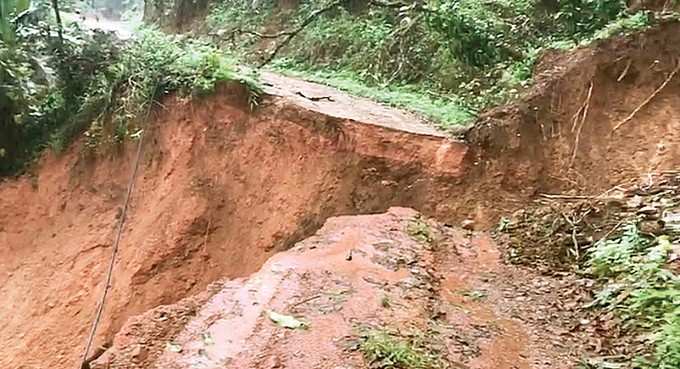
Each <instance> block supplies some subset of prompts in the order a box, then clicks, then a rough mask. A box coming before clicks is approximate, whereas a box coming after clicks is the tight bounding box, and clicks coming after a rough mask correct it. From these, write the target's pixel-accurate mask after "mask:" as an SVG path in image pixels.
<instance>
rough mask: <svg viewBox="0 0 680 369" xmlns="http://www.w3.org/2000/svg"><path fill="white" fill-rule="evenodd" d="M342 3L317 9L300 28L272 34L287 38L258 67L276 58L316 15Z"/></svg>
mask: <svg viewBox="0 0 680 369" xmlns="http://www.w3.org/2000/svg"><path fill="white" fill-rule="evenodd" d="M341 4H342V0H336V1H334V2H332V3H330V4H329V5H328V6H326V7H325V8H321V9H317V10H315V11H314V12H312V14H310V15H309V17H307V19H305V20H304V21H303V22H302V24H300V26H299V27H298V28H296V29H295V30H293V31H284V32H279V33H278V34H275V35H271V36H276V35H279V36H278V37H281V36H286V38H285V39H284V40H283V41H282V42H281V43H279V44H278V45H276V48H275V49H274V51H272V53H271V54H269V57H267V59H265V60H264V61H263V62H262V63H260V65H259V66H258V67H259V68H262V67H264V66H265V65H267V64H269V63H270V62H271V61H272V60H274V58H275V57H276V54H278V53H279V51H281V49H283V48H284V47H285V46H286V45H288V43H289V42H290V40H292V39H293V37H295V36H296V35H297V34H298V33H300V32H302V30H303V29H305V27H307V26H308V25H309V24H311V23H312V22H313V21H314V20H315V19H316V17H318V16H319V15H321V14H323V13H326V12H329V11H331V10H333V9H335V8H336V7H338V6H340V5H341ZM278 37H277V38H278Z"/></svg>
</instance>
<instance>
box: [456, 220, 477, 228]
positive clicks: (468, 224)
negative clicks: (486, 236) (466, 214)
mask: <svg viewBox="0 0 680 369" xmlns="http://www.w3.org/2000/svg"><path fill="white" fill-rule="evenodd" d="M460 226H461V227H463V229H467V230H468V231H474V229H475V221H474V220H472V219H465V220H464V221H463V222H462V223H461V224H460Z"/></svg>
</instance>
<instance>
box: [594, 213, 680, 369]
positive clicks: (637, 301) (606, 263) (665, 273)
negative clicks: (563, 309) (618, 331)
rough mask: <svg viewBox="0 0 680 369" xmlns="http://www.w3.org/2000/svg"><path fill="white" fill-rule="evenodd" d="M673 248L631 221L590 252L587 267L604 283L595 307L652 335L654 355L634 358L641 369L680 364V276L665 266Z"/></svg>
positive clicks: (632, 328) (668, 368) (630, 327)
mask: <svg viewBox="0 0 680 369" xmlns="http://www.w3.org/2000/svg"><path fill="white" fill-rule="evenodd" d="M671 251H672V244H671V242H670V241H669V238H668V237H667V236H661V237H658V238H649V237H647V236H644V235H642V234H640V232H639V231H638V230H637V228H636V227H635V225H628V226H627V227H626V230H625V232H624V233H623V235H621V236H620V237H618V238H615V239H613V240H604V241H601V242H598V243H597V244H596V246H595V248H594V249H593V250H592V251H591V252H590V254H589V258H588V270H587V271H588V272H589V273H590V274H592V275H593V276H594V277H596V278H597V279H598V280H599V281H600V282H601V288H600V290H599V291H598V292H597V294H596V296H595V300H594V302H593V304H592V306H596V307H599V308H602V309H606V310H610V311H614V312H616V313H617V314H618V315H619V317H621V319H622V320H623V322H624V323H623V325H624V328H626V329H630V330H632V331H633V332H636V331H642V332H645V333H647V334H648V337H649V338H648V341H647V344H648V346H649V347H650V353H651V354H650V355H648V356H646V357H641V358H638V359H637V360H636V362H637V364H636V365H637V367H639V368H643V369H671V368H680V276H678V275H677V274H675V273H674V272H673V271H671V270H670V269H668V268H667V266H668V262H669V256H670V254H671Z"/></svg>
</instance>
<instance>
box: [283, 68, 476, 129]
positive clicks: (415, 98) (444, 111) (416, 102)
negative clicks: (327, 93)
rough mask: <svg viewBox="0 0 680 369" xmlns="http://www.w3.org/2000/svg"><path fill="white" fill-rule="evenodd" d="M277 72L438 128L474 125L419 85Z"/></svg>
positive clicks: (458, 107)
mask: <svg viewBox="0 0 680 369" xmlns="http://www.w3.org/2000/svg"><path fill="white" fill-rule="evenodd" d="M276 70H277V71H279V72H281V73H283V74H287V75H291V76H295V77H299V78H303V79H306V80H309V81H313V82H318V83H322V84H325V85H328V86H332V87H335V88H338V89H340V90H343V91H346V92H348V93H350V94H353V95H356V96H361V97H366V98H369V99H371V100H374V101H377V102H380V103H382V104H385V105H388V106H392V107H396V108H401V109H404V110H408V111H411V112H413V113H416V114H418V115H421V116H422V117H424V118H426V119H428V120H431V121H432V122H433V123H435V124H436V125H437V126H438V127H439V128H441V129H444V130H450V129H452V128H455V127H458V126H465V125H468V124H469V123H471V122H472V120H473V119H474V117H475V113H474V112H473V111H471V110H470V109H469V108H466V107H465V106H464V105H463V104H461V103H460V102H458V101H457V99H455V98H451V97H448V96H444V95H439V94H437V93H436V92H434V91H430V90H426V89H423V88H421V87H418V86H409V85H404V86H398V85H373V86H370V85H368V84H366V83H365V82H363V81H362V80H361V79H360V78H359V76H358V75H356V73H353V72H349V71H342V72H326V71H313V70H301V69H290V68H288V67H281V65H280V64H279V66H278V67H277V68H276Z"/></svg>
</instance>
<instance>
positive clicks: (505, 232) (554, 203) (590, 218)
mask: <svg viewBox="0 0 680 369" xmlns="http://www.w3.org/2000/svg"><path fill="white" fill-rule="evenodd" d="M630 223H633V224H637V226H638V229H640V231H641V232H642V233H643V234H649V235H660V234H666V235H669V236H671V237H672V238H673V239H677V238H680V171H667V172H661V173H654V174H649V175H647V176H646V178H644V179H642V180H639V181H638V180H636V181H635V182H633V183H629V184H626V185H621V186H617V187H615V188H613V189H611V190H609V191H606V192H605V193H603V194H600V195H595V196H569V195H547V194H545V195H541V196H540V197H539V198H538V199H537V200H536V201H535V202H534V203H533V204H531V205H530V206H529V207H527V208H525V209H521V210H519V211H517V212H515V213H514V214H513V215H512V216H511V217H510V218H504V219H502V220H501V223H500V224H499V227H498V232H497V236H498V237H499V239H500V240H501V242H502V243H503V244H504V245H505V246H506V248H505V249H506V259H507V261H509V262H511V263H513V264H521V265H528V266H532V267H538V268H539V269H541V270H542V271H545V272H549V271H565V270H571V269H574V268H576V267H578V265H579V264H580V263H581V262H583V261H584V258H583V256H584V255H585V253H586V252H587V250H588V249H590V248H591V247H592V246H593V245H594V244H595V243H596V242H597V241H599V240H601V239H606V238H611V237H615V236H617V235H618V234H620V233H621V232H623V228H624V227H623V225H625V224H630Z"/></svg>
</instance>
